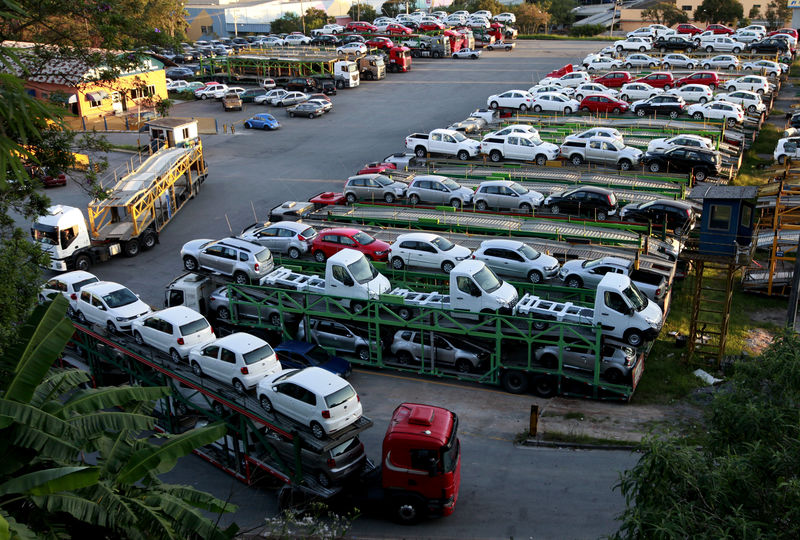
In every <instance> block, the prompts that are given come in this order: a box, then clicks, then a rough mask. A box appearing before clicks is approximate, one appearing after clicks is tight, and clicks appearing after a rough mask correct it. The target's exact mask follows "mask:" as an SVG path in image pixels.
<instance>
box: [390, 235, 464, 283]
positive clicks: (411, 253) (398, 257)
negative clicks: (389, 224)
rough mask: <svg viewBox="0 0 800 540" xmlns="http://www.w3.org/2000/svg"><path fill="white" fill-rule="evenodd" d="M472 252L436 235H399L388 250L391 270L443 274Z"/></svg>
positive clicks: (447, 272)
mask: <svg viewBox="0 0 800 540" xmlns="http://www.w3.org/2000/svg"><path fill="white" fill-rule="evenodd" d="M471 254H472V252H471V251H470V250H469V249H468V248H465V247H463V246H459V245H456V244H454V243H453V242H451V241H450V240H448V239H447V238H444V237H443V236H439V235H438V234H431V233H408V234H401V235H400V236H398V237H397V239H396V240H395V241H394V243H393V244H392V246H391V247H390V248H389V256H390V257H391V262H392V268H394V269H395V270H402V269H403V268H405V267H406V266H417V267H419V268H437V269H439V268H440V269H441V270H442V272H444V273H445V274H449V273H450V271H451V270H452V269H453V268H455V266H456V264H458V263H459V262H460V261H463V260H465V259H468V258H469V256H470V255H471Z"/></svg>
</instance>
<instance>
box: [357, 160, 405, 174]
mask: <svg viewBox="0 0 800 540" xmlns="http://www.w3.org/2000/svg"><path fill="white" fill-rule="evenodd" d="M395 169H397V165H396V164H394V163H378V162H375V163H367V164H366V165H364V167H362V169H361V170H360V171H358V172H357V173H356V174H382V173H384V172H386V171H388V170H395Z"/></svg>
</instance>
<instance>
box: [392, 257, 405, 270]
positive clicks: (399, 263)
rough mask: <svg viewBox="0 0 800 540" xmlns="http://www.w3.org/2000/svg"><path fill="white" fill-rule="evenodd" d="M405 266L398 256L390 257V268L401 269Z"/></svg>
mask: <svg viewBox="0 0 800 540" xmlns="http://www.w3.org/2000/svg"><path fill="white" fill-rule="evenodd" d="M405 266H406V263H405V262H404V261H403V259H401V258H400V257H394V258H393V259H392V268H394V269H395V270H402V269H403V268H405Z"/></svg>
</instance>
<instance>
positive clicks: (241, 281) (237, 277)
mask: <svg viewBox="0 0 800 540" xmlns="http://www.w3.org/2000/svg"><path fill="white" fill-rule="evenodd" d="M233 281H234V282H235V283H236V284H238V285H249V284H250V278H249V277H248V276H247V274H245V273H244V272H234V274H233Z"/></svg>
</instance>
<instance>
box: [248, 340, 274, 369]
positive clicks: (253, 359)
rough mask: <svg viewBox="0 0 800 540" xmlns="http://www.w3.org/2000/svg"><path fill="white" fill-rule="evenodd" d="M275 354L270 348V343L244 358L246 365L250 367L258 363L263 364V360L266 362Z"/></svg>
mask: <svg viewBox="0 0 800 540" xmlns="http://www.w3.org/2000/svg"><path fill="white" fill-rule="evenodd" d="M273 354H275V351H273V350H272V347H270V346H269V343H265V344H264V345H263V346H261V347H259V348H258V349H253V350H252V351H250V352H246V353H244V354H243V355H242V358H244V363H245V364H247V365H248V366H249V365H252V364H255V363H257V362H261V361H262V360H266V359H267V358H269V357H270V356H272V355H273Z"/></svg>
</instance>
